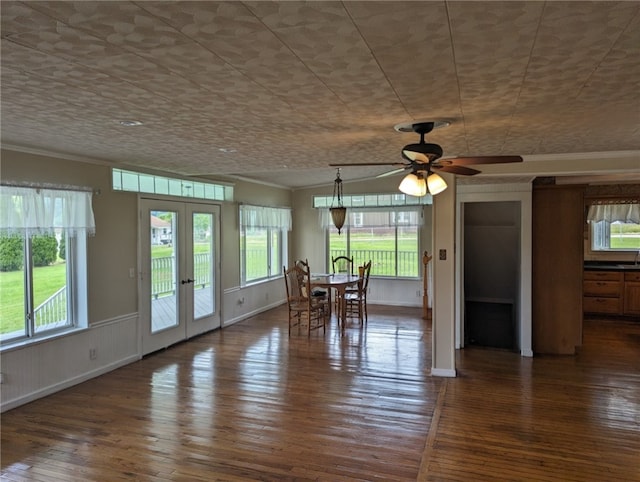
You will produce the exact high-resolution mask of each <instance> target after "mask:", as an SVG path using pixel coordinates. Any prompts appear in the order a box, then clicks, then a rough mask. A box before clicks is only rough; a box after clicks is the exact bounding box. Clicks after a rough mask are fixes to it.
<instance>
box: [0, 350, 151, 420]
mask: <svg viewBox="0 0 640 482" xmlns="http://www.w3.org/2000/svg"><path fill="white" fill-rule="evenodd" d="M138 360H140V356H139V355H132V356H130V357H127V358H125V359H122V360H118V361H117V362H114V363H111V364H109V365H105V366H101V367H99V368H96V369H95V370H92V371H90V372H86V373H83V374H81V375H78V376H77V377H73V378H69V379H67V380H63V381H61V382H59V383H54V384H53V385H49V386H48V387H44V388H41V389H39V390H36V391H34V392H31V393H28V394H26V395H24V396H22V397H18V398H14V399H13V400H8V401H6V402H4V403H3V404H2V407H1V408H0V411H1V412H6V411H7V410H11V409H12V408H16V407H19V406H20V405H24V404H25V403H29V402H33V401H34V400H38V399H39V398H42V397H46V396H48V395H52V394H54V393H56V392H59V391H60V390H64V389H66V388H70V387H73V386H74V385H78V384H79V383H82V382H86V381H87V380H91V379H92V378H95V377H99V376H100V375H104V374H105V373H109V372H110V371H113V370H115V369H117V368H120V367H123V366H125V365H128V364H129V363H133V362H136V361H138Z"/></svg>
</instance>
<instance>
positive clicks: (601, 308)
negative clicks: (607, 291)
mask: <svg viewBox="0 0 640 482" xmlns="http://www.w3.org/2000/svg"><path fill="white" fill-rule="evenodd" d="M582 301H583V310H584V312H585V313H608V314H613V315H619V314H621V313H622V310H621V308H622V306H621V305H622V300H621V299H620V298H600V297H595V296H594V297H591V296H588V297H585V298H584V299H583V300H582Z"/></svg>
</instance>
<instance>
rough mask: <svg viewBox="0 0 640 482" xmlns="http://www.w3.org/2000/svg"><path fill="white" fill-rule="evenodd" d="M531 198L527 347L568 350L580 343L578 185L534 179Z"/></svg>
mask: <svg viewBox="0 0 640 482" xmlns="http://www.w3.org/2000/svg"><path fill="white" fill-rule="evenodd" d="M532 199H533V205H532V207H533V226H532V228H533V229H532V233H533V239H532V242H533V243H532V244H533V246H532V248H533V250H532V265H533V266H532V267H533V279H532V295H533V298H532V332H533V333H532V336H533V340H532V341H533V351H534V352H535V353H549V354H565V355H572V354H574V353H575V351H576V347H577V346H579V345H581V344H582V298H583V297H582V283H583V280H582V273H583V266H584V257H583V254H582V247H583V245H584V242H583V233H584V198H583V188H582V187H581V186H556V185H536V184H534V189H533V195H532Z"/></svg>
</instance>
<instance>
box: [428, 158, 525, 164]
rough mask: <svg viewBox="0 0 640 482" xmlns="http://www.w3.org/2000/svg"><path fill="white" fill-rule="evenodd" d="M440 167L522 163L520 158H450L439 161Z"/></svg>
mask: <svg viewBox="0 0 640 482" xmlns="http://www.w3.org/2000/svg"><path fill="white" fill-rule="evenodd" d="M438 162H439V163H440V164H441V165H443V166H444V165H447V166H450V165H452V164H455V165H456V166H468V165H472V164H507V163H511V162H522V157H521V156H463V157H450V158H447V159H440V160H439V161H438Z"/></svg>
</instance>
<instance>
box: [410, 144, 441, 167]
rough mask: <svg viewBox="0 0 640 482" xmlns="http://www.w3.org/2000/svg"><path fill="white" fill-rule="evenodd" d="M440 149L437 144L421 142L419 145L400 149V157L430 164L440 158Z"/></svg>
mask: <svg viewBox="0 0 640 482" xmlns="http://www.w3.org/2000/svg"><path fill="white" fill-rule="evenodd" d="M442 153H443V151H442V147H440V146H439V145H438V144H431V143H427V142H421V143H419V144H407V145H406V146H404V147H403V148H402V157H404V158H405V159H409V160H410V161H417V162H424V163H427V162H431V161H435V160H436V159H440V158H441V157H442Z"/></svg>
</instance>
